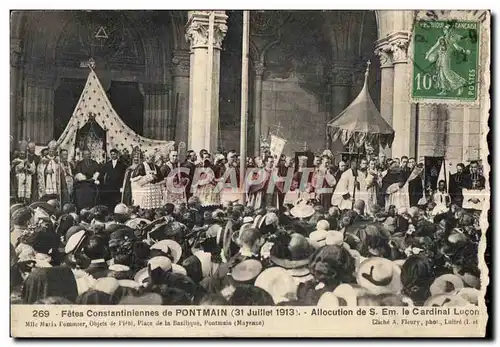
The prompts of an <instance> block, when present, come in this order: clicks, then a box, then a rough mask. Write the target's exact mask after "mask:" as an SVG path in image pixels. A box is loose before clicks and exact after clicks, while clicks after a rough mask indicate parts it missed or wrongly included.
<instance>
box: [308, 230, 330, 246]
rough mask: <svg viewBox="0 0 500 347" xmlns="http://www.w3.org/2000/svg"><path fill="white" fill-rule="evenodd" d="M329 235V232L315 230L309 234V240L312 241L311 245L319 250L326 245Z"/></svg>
mask: <svg viewBox="0 0 500 347" xmlns="http://www.w3.org/2000/svg"><path fill="white" fill-rule="evenodd" d="M327 235H328V231H327V230H315V231H313V232H312V233H310V234H309V237H308V238H309V240H311V245H312V246H313V247H314V248H316V249H318V248H320V247H323V246H325V245H326V236H327Z"/></svg>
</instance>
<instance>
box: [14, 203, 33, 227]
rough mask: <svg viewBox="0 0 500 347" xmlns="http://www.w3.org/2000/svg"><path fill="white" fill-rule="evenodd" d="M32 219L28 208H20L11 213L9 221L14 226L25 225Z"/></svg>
mask: <svg viewBox="0 0 500 347" xmlns="http://www.w3.org/2000/svg"><path fill="white" fill-rule="evenodd" d="M31 217H33V210H32V209H31V208H29V207H25V206H22V205H21V206H20V207H19V208H17V209H16V210H14V212H12V213H11V217H10V220H11V222H12V224H14V225H25V224H26V223H28V222H29V221H30V220H31Z"/></svg>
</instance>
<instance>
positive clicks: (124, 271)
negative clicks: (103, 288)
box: [108, 264, 131, 280]
mask: <svg viewBox="0 0 500 347" xmlns="http://www.w3.org/2000/svg"><path fill="white" fill-rule="evenodd" d="M108 276H109V277H113V278H116V279H117V280H125V279H130V277H131V270H130V267H129V266H127V265H122V264H112V265H110V266H109V267H108Z"/></svg>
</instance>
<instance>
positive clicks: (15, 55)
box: [10, 38, 24, 143]
mask: <svg viewBox="0 0 500 347" xmlns="http://www.w3.org/2000/svg"><path fill="white" fill-rule="evenodd" d="M21 47H22V46H21V40H19V39H12V38H11V40H10V135H11V136H12V137H13V138H14V141H13V143H17V141H19V140H21V139H20V138H19V136H20V129H19V126H18V124H19V118H20V117H22V106H23V105H22V97H21V96H22V88H23V84H24V82H23V78H22V66H21V51H22V48H21Z"/></svg>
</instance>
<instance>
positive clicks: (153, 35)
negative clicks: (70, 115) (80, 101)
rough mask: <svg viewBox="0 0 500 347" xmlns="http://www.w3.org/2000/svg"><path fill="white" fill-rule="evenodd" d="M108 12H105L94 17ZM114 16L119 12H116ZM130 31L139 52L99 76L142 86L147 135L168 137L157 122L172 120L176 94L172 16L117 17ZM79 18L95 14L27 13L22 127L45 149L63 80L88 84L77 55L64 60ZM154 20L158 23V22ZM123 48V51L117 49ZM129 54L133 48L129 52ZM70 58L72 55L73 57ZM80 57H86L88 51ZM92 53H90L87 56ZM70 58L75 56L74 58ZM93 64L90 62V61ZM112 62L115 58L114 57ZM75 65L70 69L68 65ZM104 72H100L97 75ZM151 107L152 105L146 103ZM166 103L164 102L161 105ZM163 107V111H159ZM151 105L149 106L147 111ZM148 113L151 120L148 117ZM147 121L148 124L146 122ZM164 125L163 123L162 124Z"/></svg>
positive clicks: (122, 13) (129, 14) (133, 14)
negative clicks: (172, 91)
mask: <svg viewBox="0 0 500 347" xmlns="http://www.w3.org/2000/svg"><path fill="white" fill-rule="evenodd" d="M94 12H103V11H94ZM113 12H115V11H113ZM116 12H117V13H118V14H115V16H119V17H120V19H121V20H122V21H123V26H124V27H126V28H127V30H128V33H127V35H128V36H129V37H128V41H129V42H128V43H127V42H126V43H125V48H127V44H129V45H130V43H131V42H132V43H133V44H134V45H135V47H133V51H134V52H135V58H136V59H135V61H134V55H132V57H131V56H128V57H125V59H121V60H120V59H115V61H114V62H113V59H111V61H112V64H111V65H113V64H114V66H115V69H114V70H109V69H107V67H106V66H105V67H104V68H103V69H102V71H103V72H102V73H101V74H100V75H99V71H98V75H99V76H100V78H101V79H102V80H103V81H102V82H103V84H104V85H106V84H108V86H109V83H106V81H111V80H116V81H122V82H139V88H140V91H141V92H142V94H143V95H144V98H145V104H144V115H145V116H144V117H145V118H148V119H149V120H150V121H149V123H147V125H146V123H145V125H144V134H145V135H148V136H151V137H163V136H165V135H166V134H163V133H162V132H164V131H165V130H164V128H165V127H166V126H163V127H161V126H158V125H159V124H158V122H159V120H158V118H160V117H164V118H165V117H167V118H168V117H169V116H170V99H169V89H170V88H171V87H170V86H171V78H172V77H171V71H170V63H171V59H172V51H173V48H174V46H175V42H176V41H175V35H176V33H175V32H173V30H172V26H175V25H177V24H176V23H172V21H171V19H170V16H169V14H168V13H166V12H163V14H161V16H162V18H156V19H155V18H154V17H155V16H158V12H153V11H116ZM75 13H79V14H82V13H90V11H44V12H42V11H25V13H24V16H25V18H26V19H25V23H24V25H21V28H23V30H24V33H23V35H22V36H23V38H22V39H23V42H24V47H23V48H24V49H23V52H22V70H23V73H24V81H23V82H22V84H24V87H23V88H22V89H23V94H24V97H23V99H24V104H23V105H22V106H23V107H22V108H21V109H22V111H23V112H22V113H23V114H24V119H23V122H22V124H21V126H22V127H23V131H22V133H23V134H24V136H25V137H29V138H32V139H34V140H35V141H37V142H41V143H44V142H45V143H46V142H47V141H49V140H50V139H51V137H52V135H51V134H52V128H53V119H52V118H53V111H54V90H55V89H56V88H57V86H58V84H59V82H60V79H61V78H63V77H74V78H81V79H85V78H86V77H87V74H88V71H86V70H85V69H84V68H80V67H79V61H78V60H79V59H80V57H79V56H78V51H77V52H76V53H77V54H76V55H74V57H73V58H74V59H73V61H72V60H71V59H66V58H68V56H66V57H64V54H63V56H61V52H59V51H58V49H60V48H61V43H63V42H61V41H60V40H61V38H62V40H64V35H68V30H67V28H68V26H71V25H72V22H73V21H74V16H75ZM153 19H154V20H153ZM120 48H121V47H120V46H119V45H118V49H120ZM128 48H130V47H128ZM70 53H71V52H70ZM81 53H83V54H81V55H80V56H81V57H82V58H83V57H85V50H82V52H81ZM87 53H88V52H87ZM69 56H71V54H70V55H69ZM87 58H88V56H87ZM111 58H112V57H111ZM69 62H72V63H71V64H68V63H69ZM98 69H99V67H97V68H96V71H97V70H98ZM148 98H149V99H150V100H152V101H148V100H146V99H148ZM160 98H163V99H165V100H159V99H160ZM157 104H161V105H162V109H161V110H156V109H155V108H156V105H157ZM148 105H149V106H148ZM146 113H147V114H148V116H147V117H146ZM145 121H146V119H145ZM162 121H163V120H162Z"/></svg>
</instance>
